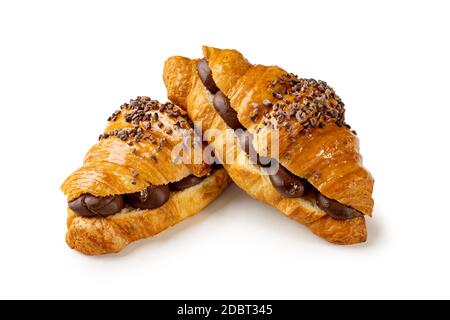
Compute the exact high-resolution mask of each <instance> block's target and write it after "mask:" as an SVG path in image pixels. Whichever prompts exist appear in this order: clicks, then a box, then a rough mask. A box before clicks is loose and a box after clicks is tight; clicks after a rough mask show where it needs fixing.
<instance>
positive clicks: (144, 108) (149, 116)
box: [99, 97, 190, 147]
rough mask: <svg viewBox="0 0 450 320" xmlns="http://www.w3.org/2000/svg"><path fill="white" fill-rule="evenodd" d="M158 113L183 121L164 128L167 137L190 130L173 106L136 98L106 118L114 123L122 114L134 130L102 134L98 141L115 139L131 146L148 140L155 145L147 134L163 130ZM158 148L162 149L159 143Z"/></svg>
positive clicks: (146, 98)
mask: <svg viewBox="0 0 450 320" xmlns="http://www.w3.org/2000/svg"><path fill="white" fill-rule="evenodd" d="M159 113H164V114H166V115H167V116H169V117H171V118H175V119H176V118H178V117H180V116H182V117H183V119H177V120H176V122H175V123H174V125H173V127H167V128H165V133H166V134H167V135H172V134H173V133H174V131H175V130H179V129H190V128H189V126H188V125H187V122H186V120H184V114H183V111H182V110H181V109H179V108H178V107H177V106H175V105H174V104H172V103H170V102H167V103H164V104H162V103H159V102H158V101H156V100H152V99H151V98H149V97H137V98H136V99H135V100H130V102H129V103H124V104H122V105H121V106H120V110H117V111H115V112H114V113H113V114H112V115H111V116H110V117H109V118H108V121H111V122H115V121H117V120H118V118H119V116H120V115H121V114H122V115H123V117H124V119H125V121H126V122H128V123H131V124H133V126H134V128H126V129H119V130H113V131H110V132H106V133H103V134H101V135H100V137H99V140H104V139H108V138H109V137H117V138H119V139H121V140H122V141H125V142H127V143H128V145H130V146H133V144H134V143H135V142H136V143H138V142H141V141H143V140H149V141H151V142H152V143H153V144H155V145H156V144H158V141H157V140H156V139H155V138H154V137H153V136H152V135H151V134H149V133H150V131H152V129H153V128H156V127H158V128H160V129H163V128H164V127H165V126H164V124H163V123H162V122H161V121H160V114H159ZM153 124H155V125H156V127H155V126H153ZM160 146H161V147H162V144H161V142H160Z"/></svg>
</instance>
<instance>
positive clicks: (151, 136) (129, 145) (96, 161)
mask: <svg viewBox="0 0 450 320" xmlns="http://www.w3.org/2000/svg"><path fill="white" fill-rule="evenodd" d="M139 99H141V100H142V101H141V100H139ZM139 99H138V100H139V101H140V102H139V103H137V102H136V101H135V102H134V103H136V105H135V107H134V108H133V104H129V105H126V106H125V107H124V108H122V110H120V112H119V113H116V114H115V116H114V117H113V119H111V121H109V122H108V126H107V128H106V129H105V131H104V135H103V136H102V139H101V140H100V141H99V142H98V143H97V144H96V145H94V146H93V147H92V148H91V150H90V151H89V152H88V154H87V155H86V157H85V160H84V163H83V166H82V167H81V168H80V169H78V170H76V171H75V172H74V173H73V174H72V175H70V176H69V177H68V178H67V180H66V181H65V182H64V183H63V185H62V186H61V189H62V191H63V192H64V193H65V194H66V195H67V197H68V200H69V201H72V200H73V199H76V198H78V197H79V196H81V195H83V194H87V193H89V194H92V195H94V196H97V197H107V196H110V195H118V194H129V193H134V192H139V191H141V190H144V189H145V188H147V187H148V186H149V185H150V184H152V185H165V184H168V183H170V182H174V181H179V180H181V179H183V178H185V177H187V176H188V175H190V174H194V175H196V176H204V175H206V174H208V173H209V171H210V170H211V168H210V166H208V165H206V164H204V163H200V164H192V165H191V164H187V165H186V164H183V163H174V161H173V159H172V150H173V149H174V147H175V146H176V145H178V144H179V143H181V142H182V141H183V134H184V133H185V132H187V133H188V134H190V135H192V134H193V130H192V128H190V126H189V124H188V122H187V121H186V119H185V118H184V117H183V113H184V112H183V111H182V110H181V109H179V108H178V107H177V106H173V105H171V106H170V105H169V107H168V108H170V109H171V110H166V109H167V108H166V109H164V108H163V107H162V106H163V105H161V104H159V103H157V102H156V101H152V100H150V99H149V98H146V97H139ZM141 106H144V107H148V108H149V109H148V110H147V109H146V110H147V111H146V112H144V113H143V114H141V116H142V121H137V120H136V122H133V121H127V118H128V117H131V116H134V115H136V108H140V107H141ZM162 109H164V110H162ZM138 111H139V109H138ZM129 120H130V119H129ZM136 130H140V131H136ZM136 132H137V133H136ZM138 135H140V136H142V137H141V138H138ZM200 148H201V146H200ZM188 149H189V150H190V151H191V153H192V154H194V147H193V146H192V145H189V146H188Z"/></svg>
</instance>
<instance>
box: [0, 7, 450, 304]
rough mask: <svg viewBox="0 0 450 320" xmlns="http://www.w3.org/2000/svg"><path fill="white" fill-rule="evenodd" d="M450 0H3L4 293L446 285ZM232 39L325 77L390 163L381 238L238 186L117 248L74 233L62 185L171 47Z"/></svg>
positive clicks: (0, 235) (409, 294)
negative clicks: (290, 215) (326, 236)
mask: <svg viewBox="0 0 450 320" xmlns="http://www.w3.org/2000/svg"><path fill="white" fill-rule="evenodd" d="M449 12H450V8H449V5H448V1H380V0H378V1H370V2H369V1H327V2H325V1H307V2H302V1H281V0H277V1H261V0H260V1H254V2H253V1H243V0H240V1H230V0H227V1H221V2H218V1H177V2H175V1H142V2H141V1H122V2H118V1H1V2H0V106H1V132H2V136H1V158H0V170H1V176H0V179H1V180H0V181H1V184H0V188H1V189H0V191H1V192H0V197H1V209H0V212H1V218H0V298H149V299H151V298H153V299H165V298H180V299H185V298H192V299H196V298H210V299H216V298H235V299H239V298H246V299H259V298H267V299H277V298H286V299H299V298H325V299H328V298H344V299H346V298H450V293H449V286H450V276H449V268H450V257H449V232H450V209H449V205H448V204H447V203H446V202H447V200H448V199H449V192H450V191H449V187H448V181H449V179H450V174H449V167H448V164H449V151H448V148H449V137H450V134H449V128H448V121H449V120H448V118H449V115H450V111H449V110H450V103H449V90H450V88H449V74H450V63H449V56H450V47H449V31H450V22H449V18H448V14H449ZM202 44H208V45H213V46H216V47H223V48H236V49H239V50H240V51H242V52H243V53H244V54H245V55H246V56H247V57H248V58H249V60H250V61H252V62H254V63H263V64H278V65H280V66H282V67H284V68H285V69H287V70H289V71H292V72H295V73H298V74H299V75H301V76H303V77H314V78H319V79H323V80H326V81H327V82H328V83H329V84H331V85H332V86H333V87H334V88H335V89H336V91H337V92H338V94H339V95H340V96H341V97H342V99H343V100H344V102H345V103H346V105H347V120H348V122H349V123H350V124H352V126H353V127H354V128H355V129H356V130H357V131H358V133H359V137H360V139H361V152H362V154H363V156H364V161H365V165H366V166H367V167H368V168H369V169H370V171H371V172H372V174H373V175H374V177H375V179H376V184H375V192H374V198H375V201H376V206H375V211H374V218H373V219H371V220H370V221H369V222H368V228H369V237H370V238H369V241H368V243H367V244H364V245H359V246H353V247H340V246H334V245H330V244H328V243H326V242H324V241H323V240H320V239H318V238H316V237H315V236H313V235H312V234H311V233H310V232H308V231H307V230H306V229H305V228H304V227H303V226H301V225H299V224H297V223H295V222H293V221H290V220H289V219H287V218H285V217H284V216H283V215H281V214H279V213H277V212H276V211H275V210H274V209H272V208H269V207H266V206H264V205H262V204H260V203H258V202H255V201H253V200H251V199H249V198H248V197H247V196H246V195H245V194H243V193H242V192H241V191H240V190H238V189H237V188H236V187H234V186H232V187H230V188H229V189H228V190H227V191H226V192H225V193H224V194H223V195H222V196H221V197H220V198H219V199H218V200H217V201H216V202H215V203H213V204H212V205H211V206H210V207H208V209H206V210H204V211H203V212H202V213H200V214H199V215H197V216H196V217H194V218H191V219H189V220H187V221H185V222H183V223H181V224H179V225H178V226H176V227H174V228H172V229H170V230H168V231H166V232H164V233H162V234H160V235H159V236H156V237H154V238H152V239H147V240H144V241H140V242H138V243H136V244H133V245H131V246H130V247H129V248H128V249H126V250H125V251H124V252H123V253H121V254H119V255H109V256H103V257H85V256H82V255H80V254H78V253H77V252H74V251H71V250H70V249H69V248H68V247H67V246H66V244H65V242H64V235H65V231H66V229H65V228H66V227H65V220H66V199H65V197H64V196H63V194H62V193H61V192H60V191H59V189H58V188H59V186H60V184H61V183H62V182H63V180H64V179H65V178H66V176H67V175H69V174H70V173H71V172H72V171H73V170H75V169H76V168H77V167H78V166H80V165H81V163H82V159H83V156H84V154H85V153H86V152H87V150H88V148H89V147H90V146H91V145H92V144H94V143H95V142H96V139H97V137H98V134H99V133H101V131H102V130H103V128H104V126H105V124H106V118H107V117H108V116H109V115H110V113H111V112H112V111H114V110H115V109H116V108H117V107H118V106H119V105H120V104H121V103H122V102H125V101H127V100H128V99H130V98H134V97H136V96H137V95H150V96H151V97H152V98H157V99H160V100H165V99H166V92H165V88H164V85H163V82H162V80H161V76H162V67H163V62H164V60H165V59H166V58H167V57H169V56H171V55H175V54H179V55H185V56H189V57H199V56H200V55H201V45H202Z"/></svg>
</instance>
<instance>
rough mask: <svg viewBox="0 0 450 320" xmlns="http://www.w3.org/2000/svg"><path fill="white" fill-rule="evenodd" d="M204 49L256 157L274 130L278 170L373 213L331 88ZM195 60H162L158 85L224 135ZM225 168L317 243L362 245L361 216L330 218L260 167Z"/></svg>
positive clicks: (237, 153) (351, 136)
mask: <svg viewBox="0 0 450 320" xmlns="http://www.w3.org/2000/svg"><path fill="white" fill-rule="evenodd" d="M203 51H204V56H205V59H206V61H207V62H208V64H209V66H210V68H211V70H212V76H213V79H214V81H215V83H216V84H217V87H218V88H219V89H220V90H221V91H222V92H223V93H224V94H225V95H226V96H227V97H228V98H229V99H230V104H231V107H232V108H233V109H234V110H235V111H236V112H237V116H238V118H239V121H240V123H241V124H242V125H243V126H244V127H245V129H247V130H248V131H249V132H251V133H252V135H253V137H254V141H253V146H254V147H255V149H256V150H257V151H258V153H260V154H265V152H266V150H265V147H267V145H259V143H258V142H261V141H269V142H270V139H263V138H264V136H267V135H270V134H271V132H272V130H273V129H278V130H279V157H278V158H277V160H278V161H279V162H280V164H281V165H283V167H285V168H287V169H288V170H289V171H290V172H291V173H293V174H295V175H296V176H298V177H301V178H304V179H307V180H308V182H309V183H311V184H312V185H313V186H314V187H315V188H316V189H317V190H318V191H319V192H320V193H321V194H322V195H324V196H326V197H328V198H330V199H334V200H337V201H338V202H339V203H341V204H343V205H346V206H349V207H351V208H354V209H356V210H358V211H359V212H361V213H363V214H365V215H371V213H372V210H373V200H372V197H371V195H372V190H373V178H372V176H371V175H370V173H369V172H368V171H367V170H366V169H365V168H364V167H363V165H362V158H361V155H360V154H359V140H358V138H357V136H356V135H355V133H354V132H352V130H351V129H350V127H349V126H348V125H347V124H345V119H344V108H343V103H342V101H341V100H340V99H339V97H338V96H337V95H336V94H335V93H334V90H332V89H331V88H330V87H328V85H327V84H326V83H324V82H318V81H314V80H310V79H308V80H305V79H298V78H297V77H295V76H294V75H291V74H289V73H287V72H286V71H284V70H283V69H281V68H279V67H267V66H262V65H252V64H250V63H249V62H248V61H247V60H246V59H245V58H244V57H243V56H242V54H241V53H239V52H238V51H235V50H221V49H216V48H211V47H204V50H203ZM198 61H199V60H195V59H194V60H191V59H188V58H184V57H178V56H176V57H171V58H169V59H168V60H167V62H166V64H165V69H164V81H165V84H166V87H167V89H168V96H169V99H171V100H173V101H178V102H179V103H180V106H181V107H183V108H184V109H186V110H187V112H188V114H189V116H190V117H191V119H192V120H193V121H200V120H201V121H202V125H203V126H204V128H203V129H204V130H205V129H210V128H213V129H218V130H226V129H229V126H228V125H227V123H226V122H225V121H224V120H223V119H222V117H220V116H219V114H218V113H217V112H216V109H215V107H214V105H213V98H214V96H213V95H212V94H211V92H209V91H208V90H207V88H206V87H205V86H204V84H203V83H202V81H201V79H200V77H199V75H198V71H197V64H198ZM175 74H177V76H174V75H175ZM296 84H298V86H297V88H295V85H296ZM314 108H315V109H314ZM310 109H311V110H310ZM319 112H321V113H319ZM302 113H303V114H302ZM210 142H212V144H213V145H214V146H215V147H216V149H217V152H218V153H219V154H221V153H222V152H223V150H224V149H223V148H222V144H223V142H224V141H223V140H222V141H220V139H216V140H215V141H210ZM270 148H271V145H270V143H269V145H268V149H269V150H270ZM228 151H229V152H231V153H233V154H234V157H246V156H247V155H246V153H245V152H244V151H243V150H242V149H241V148H239V147H237V148H234V149H233V150H231V151H230V150H228ZM224 167H225V168H226V169H227V171H228V173H229V175H230V176H231V178H232V179H233V181H234V182H235V183H236V184H237V185H239V186H240V187H241V188H242V189H243V190H245V191H246V192H247V193H248V194H249V195H251V196H252V197H254V198H256V199H258V200H260V201H263V202H264V203H267V204H269V205H271V206H273V207H275V208H277V209H278V210H280V211H281V212H283V213H284V214H286V215H287V216H288V217H290V218H292V219H294V220H296V221H298V222H300V223H303V224H305V225H306V226H307V227H309V229H310V230H311V231H313V232H314V233H315V234H317V235H319V236H321V237H322V238H324V239H326V240H328V241H330V242H333V243H339V244H354V243H359V242H364V241H365V240H366V238H367V231H366V226H365V220H364V217H356V218H352V219H350V220H337V219H333V218H331V217H330V216H329V215H327V214H326V213H325V212H324V211H323V210H322V209H320V208H319V207H318V206H317V204H316V203H315V201H312V200H311V199H309V198H308V197H304V198H295V199H293V198H288V197H285V196H283V195H281V194H280V193H279V192H277V191H276V190H275V188H274V187H273V186H272V184H271V182H270V181H269V177H268V176H267V175H264V174H263V172H262V170H263V168H261V167H260V166H258V165H252V164H240V163H232V164H225V165H224Z"/></svg>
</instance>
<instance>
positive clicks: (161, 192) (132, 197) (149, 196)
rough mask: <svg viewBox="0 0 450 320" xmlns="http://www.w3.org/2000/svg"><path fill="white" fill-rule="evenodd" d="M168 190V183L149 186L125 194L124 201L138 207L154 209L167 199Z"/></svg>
mask: <svg viewBox="0 0 450 320" xmlns="http://www.w3.org/2000/svg"><path fill="white" fill-rule="evenodd" d="M169 196H170V190H169V186H168V185H164V186H150V187H148V188H147V189H145V190H142V191H141V192H136V193H132V194H127V195H125V196H124V198H125V202H126V203H127V204H128V205H130V206H132V207H133V208H138V209H156V208H159V207H161V206H162V205H163V204H164V203H166V202H167V200H169Z"/></svg>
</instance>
